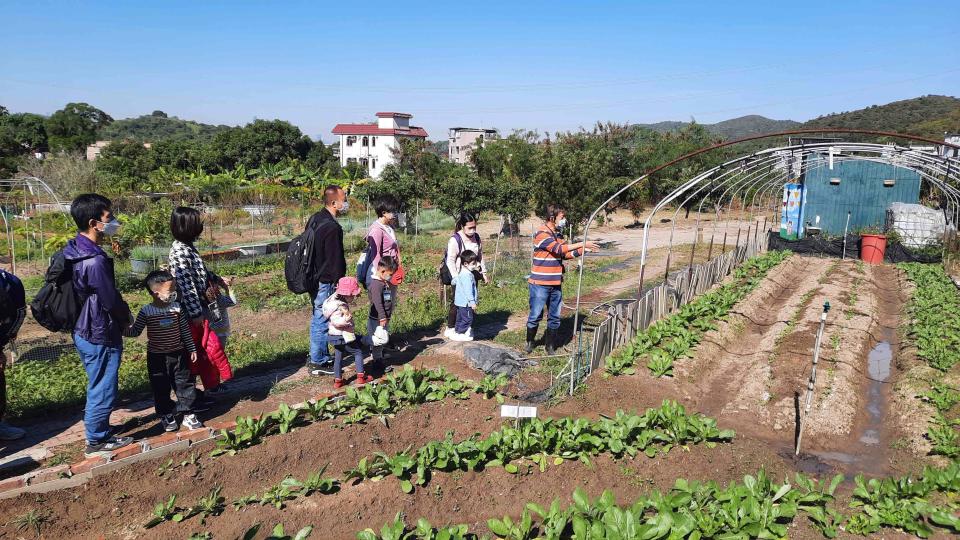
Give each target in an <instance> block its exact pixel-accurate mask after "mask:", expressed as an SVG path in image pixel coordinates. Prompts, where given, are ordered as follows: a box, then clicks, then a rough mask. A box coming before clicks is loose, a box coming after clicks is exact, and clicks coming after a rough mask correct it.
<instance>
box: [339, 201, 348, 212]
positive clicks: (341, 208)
mask: <svg viewBox="0 0 960 540" xmlns="http://www.w3.org/2000/svg"><path fill="white" fill-rule="evenodd" d="M347 210H350V201H347V200H345V201H343V206H341V207H340V211H339V212H337V213H338V214H346V213H347Z"/></svg>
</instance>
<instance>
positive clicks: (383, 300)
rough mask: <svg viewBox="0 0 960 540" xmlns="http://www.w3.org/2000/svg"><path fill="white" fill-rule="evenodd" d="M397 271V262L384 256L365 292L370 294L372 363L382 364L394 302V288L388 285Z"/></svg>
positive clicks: (368, 335)
mask: <svg viewBox="0 0 960 540" xmlns="http://www.w3.org/2000/svg"><path fill="white" fill-rule="evenodd" d="M396 271H397V260H396V259H394V258H393V257H391V256H389V255H384V256H383V257H381V258H380V262H378V263H377V268H376V270H375V271H374V272H373V277H372V278H371V279H370V284H369V285H368V286H367V291H368V293H369V294H370V316H369V317H367V336H366V340H367V344H368V345H369V346H370V353H371V356H373V361H374V362H377V363H382V362H383V346H384V345H385V344H386V342H387V330H388V329H389V328H390V316H391V315H393V304H394V302H395V301H396V299H395V298H394V294H395V293H396V288H395V287H394V286H393V285H391V284H390V278H392V277H393V273H394V272H396Z"/></svg>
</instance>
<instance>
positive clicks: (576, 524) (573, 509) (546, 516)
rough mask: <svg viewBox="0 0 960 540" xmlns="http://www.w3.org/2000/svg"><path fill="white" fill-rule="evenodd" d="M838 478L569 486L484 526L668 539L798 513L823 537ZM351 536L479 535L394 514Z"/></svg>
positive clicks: (781, 529) (507, 533) (750, 532)
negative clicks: (564, 500)
mask: <svg viewBox="0 0 960 540" xmlns="http://www.w3.org/2000/svg"><path fill="white" fill-rule="evenodd" d="M842 480H843V477H842V476H837V477H835V478H834V479H833V480H832V481H831V483H830V484H829V486H822V485H820V483H819V482H818V481H817V480H814V479H810V478H807V477H805V476H803V475H800V474H798V475H796V476H795V478H794V484H793V485H792V484H790V483H789V482H784V483H783V484H778V483H775V482H772V481H771V480H770V478H769V477H768V476H767V475H766V473H765V472H764V471H763V470H761V471H760V472H759V474H758V475H757V476H756V477H753V476H749V475H748V476H745V477H744V478H743V482H742V483H738V482H731V483H730V484H729V485H728V486H727V487H726V488H724V487H721V486H720V485H719V484H717V483H716V482H707V483H699V482H695V481H687V480H683V479H679V480H677V481H676V482H675V483H674V486H673V489H671V490H670V491H668V492H666V493H661V492H659V491H654V492H652V493H650V494H649V495H646V496H643V497H641V498H639V499H638V500H636V501H635V502H634V503H633V504H632V505H630V506H619V505H617V504H616V500H615V499H614V496H613V493H611V492H610V491H604V492H603V494H602V495H600V496H599V497H597V498H596V499H594V500H590V498H589V497H587V495H586V494H585V493H584V492H583V491H581V490H579V489H578V490H576V491H575V492H574V493H573V504H571V505H570V506H567V507H565V508H564V507H562V506H561V505H560V502H559V501H557V500H555V501H554V502H553V504H551V505H550V507H549V508H544V507H542V506H540V505H537V504H533V503H528V504H527V505H526V506H525V507H524V510H523V512H522V514H521V515H520V517H519V518H517V519H514V518H511V517H509V516H507V517H504V518H502V519H490V520H489V521H488V522H487V527H488V528H489V530H490V531H491V532H493V534H494V535H495V536H496V537H497V538H505V539H509V540H533V539H544V540H561V539H597V540H601V539H628V538H643V539H651V540H655V539H661V538H663V539H667V538H670V539H674V538H677V539H679V538H691V539H699V538H784V537H786V536H787V532H788V526H789V525H790V523H792V522H793V520H794V519H795V518H796V516H797V515H798V514H799V512H801V511H802V512H804V513H806V515H807V517H808V518H809V519H810V522H811V524H812V525H813V526H814V527H815V528H817V529H818V530H820V531H821V532H822V533H823V534H824V535H826V536H828V537H831V538H832V537H834V536H836V535H837V533H838V526H839V523H840V519H841V516H840V514H839V513H838V512H837V511H836V510H835V509H834V508H833V507H832V503H833V501H834V496H833V494H834V491H835V490H836V488H837V486H838V485H839V484H840V482H841V481H842ZM357 538H358V540H433V539H439V538H450V539H463V540H468V539H469V540H475V539H479V538H486V537H485V536H480V535H479V534H478V533H471V532H469V526H467V525H453V526H446V527H440V528H435V527H432V526H431V525H430V523H428V522H427V521H426V520H423V519H420V520H418V521H417V524H416V526H415V527H407V526H406V524H405V521H404V519H403V516H402V515H400V514H398V515H397V517H396V518H395V519H394V520H393V521H392V522H390V523H387V524H386V525H384V526H383V528H382V529H381V530H380V532H379V534H378V533H377V532H375V531H374V530H373V529H367V530H365V531H362V532H360V533H358V534H357Z"/></svg>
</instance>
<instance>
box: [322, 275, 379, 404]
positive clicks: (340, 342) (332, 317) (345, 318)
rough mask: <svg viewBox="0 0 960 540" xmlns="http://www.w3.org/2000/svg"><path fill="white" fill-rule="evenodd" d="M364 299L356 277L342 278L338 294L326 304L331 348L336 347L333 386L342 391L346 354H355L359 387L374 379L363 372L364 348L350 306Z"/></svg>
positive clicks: (325, 312) (324, 313)
mask: <svg viewBox="0 0 960 540" xmlns="http://www.w3.org/2000/svg"><path fill="white" fill-rule="evenodd" d="M359 296H360V283H358V282H357V278H355V277H349V276H347V277H342V278H340V281H338V282H337V291H336V292H335V293H334V294H333V295H331V296H330V298H327V299H326V300H325V301H324V302H323V307H322V309H323V316H324V317H326V318H327V319H328V320H329V321H330V325H329V336H330V339H329V341H330V345H333V352H334V354H333V377H334V379H333V387H334V388H342V387H343V386H344V383H343V355H344V353H346V354H352V355H353V361H354V364H355V365H356V368H357V386H363V385H364V384H366V383H368V382H370V381H372V380H373V377H370V376H369V375H366V374H364V372H363V349H361V348H360V346H359V345H360V343H358V342H357V334H356V329H355V328H354V326H353V315H352V314H351V313H350V305H351V304H353V302H354V301H356V299H357V297H359Z"/></svg>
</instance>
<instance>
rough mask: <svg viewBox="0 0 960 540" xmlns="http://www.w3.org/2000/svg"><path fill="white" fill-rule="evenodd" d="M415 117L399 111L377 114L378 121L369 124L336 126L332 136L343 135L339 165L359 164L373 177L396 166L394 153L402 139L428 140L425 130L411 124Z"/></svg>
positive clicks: (341, 136)
mask: <svg viewBox="0 0 960 540" xmlns="http://www.w3.org/2000/svg"><path fill="white" fill-rule="evenodd" d="M411 118H413V115H411V114H407V113H398V112H378V113H377V121H376V122H371V123H369V124H337V125H336V127H334V128H333V134H334V135H339V136H340V166H341V167H346V166H347V165H348V164H350V163H359V164H360V165H363V166H364V167H366V168H367V170H368V171H369V172H370V177H371V178H377V177H379V176H380V173H381V172H383V168H384V167H386V166H387V165H389V164H391V163H393V153H392V152H391V150H393V149H394V148H396V147H397V145H399V144H400V143H399V140H400V139H402V138H408V139H426V138H427V132H426V130H425V129H423V128H421V127H417V126H411V125H410V119H411Z"/></svg>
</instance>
